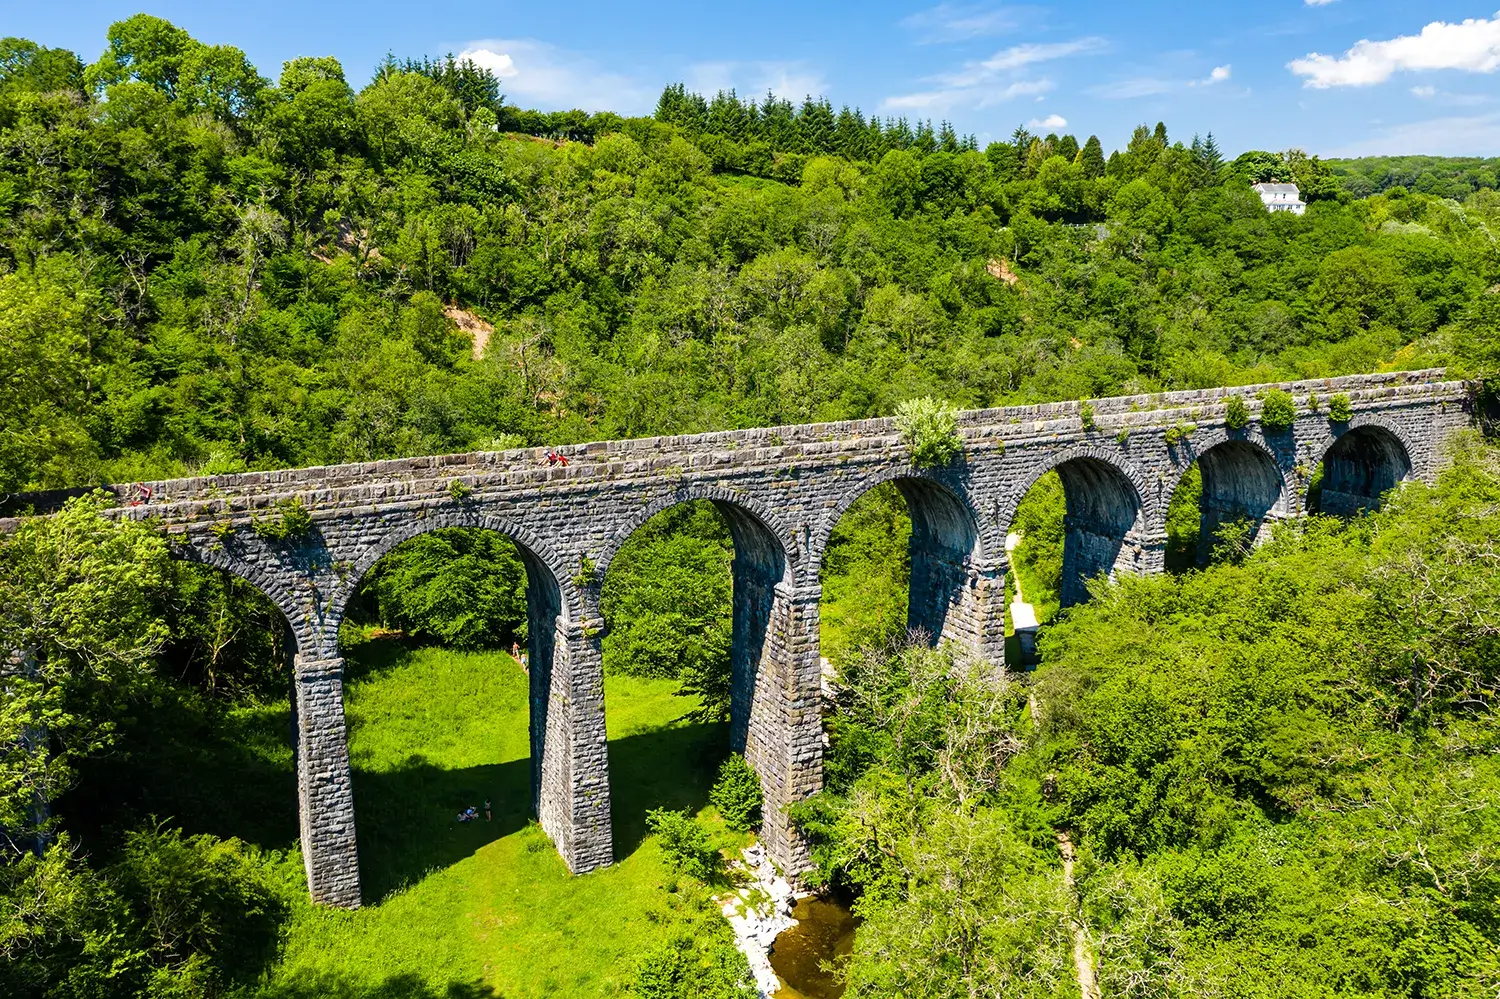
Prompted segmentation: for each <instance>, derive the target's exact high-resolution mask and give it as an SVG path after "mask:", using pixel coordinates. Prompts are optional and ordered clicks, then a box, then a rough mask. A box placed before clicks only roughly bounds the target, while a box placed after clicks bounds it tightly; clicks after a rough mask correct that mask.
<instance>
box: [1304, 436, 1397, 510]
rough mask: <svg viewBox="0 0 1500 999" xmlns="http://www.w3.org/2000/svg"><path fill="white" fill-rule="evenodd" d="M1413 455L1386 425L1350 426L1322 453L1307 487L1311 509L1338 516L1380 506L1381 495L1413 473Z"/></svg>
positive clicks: (1376, 508) (1309, 507)
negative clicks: (1321, 458)
mask: <svg viewBox="0 0 1500 999" xmlns="http://www.w3.org/2000/svg"><path fill="white" fill-rule="evenodd" d="M1411 473H1412V465H1411V456H1410V455H1409V454H1407V451H1406V447H1405V445H1403V444H1402V443H1401V440H1400V438H1398V437H1397V436H1396V435H1395V434H1393V433H1391V432H1390V431H1389V430H1387V429H1385V428H1384V427H1379V426H1373V425H1365V426H1359V427H1350V428H1349V429H1348V430H1347V431H1345V432H1344V433H1343V434H1342V435H1340V437H1339V438H1338V440H1336V441H1334V442H1333V445H1332V446H1330V447H1329V448H1328V450H1327V451H1326V452H1325V453H1324V455H1323V461H1322V463H1321V465H1320V466H1319V468H1318V473H1317V474H1315V476H1314V479H1313V481H1312V483H1311V486H1310V488H1309V489H1308V497H1307V501H1308V503H1307V505H1308V509H1310V510H1313V511H1315V512H1318V513H1326V514H1330V515H1332V516H1335V517H1352V516H1354V515H1356V514H1358V513H1361V512H1362V511H1365V510H1378V509H1379V508H1380V503H1381V498H1382V497H1383V496H1384V495H1385V494H1386V493H1388V492H1389V491H1391V490H1392V489H1394V488H1396V486H1398V485H1400V484H1401V483H1402V482H1403V481H1405V480H1406V479H1408V478H1410V477H1411Z"/></svg>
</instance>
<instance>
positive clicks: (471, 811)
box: [458, 805, 479, 822]
mask: <svg viewBox="0 0 1500 999" xmlns="http://www.w3.org/2000/svg"><path fill="white" fill-rule="evenodd" d="M477 818H479V810H478V809H476V808H475V807H474V806H473V805H470V806H469V807H468V808H465V809H464V810H463V811H461V812H459V813H458V821H460V822H473V821H474V820H475V819H477Z"/></svg>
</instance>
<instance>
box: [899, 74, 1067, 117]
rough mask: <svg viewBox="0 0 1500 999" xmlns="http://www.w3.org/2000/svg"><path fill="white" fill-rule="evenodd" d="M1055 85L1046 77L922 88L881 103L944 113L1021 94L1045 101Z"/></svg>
mask: <svg viewBox="0 0 1500 999" xmlns="http://www.w3.org/2000/svg"><path fill="white" fill-rule="evenodd" d="M1055 88H1056V84H1054V83H1053V82H1052V81H1051V80H1045V79H1043V80H1017V81H1015V82H1014V83H1009V84H1006V85H1005V86H996V87H993V88H989V89H985V88H982V87H960V88H955V89H949V90H921V91H918V92H916V93H914V94H899V95H897V96H895V97H887V98H886V99H885V100H884V101H882V102H881V107H883V108H888V109H890V110H893V111H902V110H905V111H929V112H934V113H939V114H941V113H944V112H946V111H948V110H949V109H950V108H953V107H958V106H962V107H972V108H976V109H979V108H987V107H994V106H995V105H997V104H1004V103H1005V102H1006V101H1011V100H1014V99H1016V98H1017V97H1031V96H1035V97H1036V99H1037V100H1041V99H1042V95H1043V94H1047V93H1050V92H1051V91H1052V90H1054V89H1055Z"/></svg>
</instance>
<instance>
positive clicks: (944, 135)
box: [938, 120, 959, 153]
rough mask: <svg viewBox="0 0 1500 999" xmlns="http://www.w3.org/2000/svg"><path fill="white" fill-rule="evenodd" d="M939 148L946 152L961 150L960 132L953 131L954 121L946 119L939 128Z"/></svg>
mask: <svg viewBox="0 0 1500 999" xmlns="http://www.w3.org/2000/svg"><path fill="white" fill-rule="evenodd" d="M938 149H940V150H941V151H943V152H945V153H956V152H958V150H959V145H958V133H957V132H955V131H953V123H952V122H949V121H947V120H944V121H943V123H942V125H941V126H939V128H938Z"/></svg>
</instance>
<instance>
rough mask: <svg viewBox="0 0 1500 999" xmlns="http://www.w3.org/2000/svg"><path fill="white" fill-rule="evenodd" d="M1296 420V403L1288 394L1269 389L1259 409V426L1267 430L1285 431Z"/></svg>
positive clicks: (1279, 390)
mask: <svg viewBox="0 0 1500 999" xmlns="http://www.w3.org/2000/svg"><path fill="white" fill-rule="evenodd" d="M1296 419H1297V403H1296V402H1295V401H1293V399H1292V394H1291V393H1290V392H1283V391H1282V390H1281V389H1271V390H1269V391H1268V392H1266V395H1265V400H1264V401H1263V402H1262V403H1261V407H1260V425H1261V426H1262V427H1265V428H1266V429H1268V430H1286V429H1287V428H1288V427H1290V426H1291V425H1292V424H1293V423H1294V422H1296Z"/></svg>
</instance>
